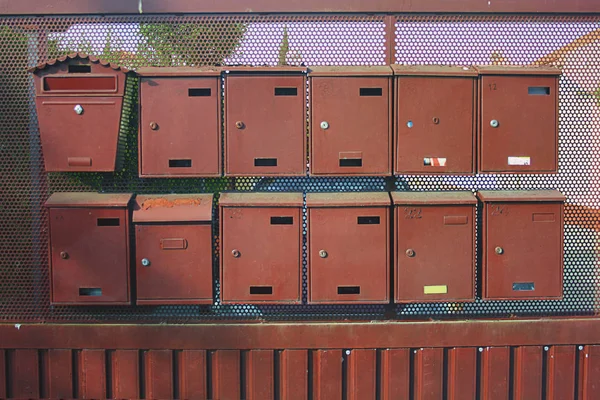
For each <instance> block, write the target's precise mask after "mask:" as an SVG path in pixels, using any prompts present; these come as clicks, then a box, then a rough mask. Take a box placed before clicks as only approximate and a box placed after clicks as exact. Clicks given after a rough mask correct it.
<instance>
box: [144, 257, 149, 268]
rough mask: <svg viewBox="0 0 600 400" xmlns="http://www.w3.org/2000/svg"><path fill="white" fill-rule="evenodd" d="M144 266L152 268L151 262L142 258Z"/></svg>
mask: <svg viewBox="0 0 600 400" xmlns="http://www.w3.org/2000/svg"><path fill="white" fill-rule="evenodd" d="M142 265H143V266H144V267H149V266H150V260H148V259H147V258H142Z"/></svg>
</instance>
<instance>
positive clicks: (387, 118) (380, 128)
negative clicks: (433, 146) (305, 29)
mask: <svg viewBox="0 0 600 400" xmlns="http://www.w3.org/2000/svg"><path fill="white" fill-rule="evenodd" d="M391 75H392V70H391V69H390V67H387V66H385V67H384V66H374V67H313V68H311V69H310V70H309V75H308V76H309V79H310V85H309V86H310V96H309V97H310V105H311V106H310V174H311V175H333V176H335V175H372V176H378V175H379V176H381V175H383V176H385V175H391V174H392V109H391V104H392V79H391Z"/></svg>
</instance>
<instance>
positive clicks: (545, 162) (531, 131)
mask: <svg viewBox="0 0 600 400" xmlns="http://www.w3.org/2000/svg"><path fill="white" fill-rule="evenodd" d="M478 70H479V73H480V74H481V78H480V81H479V92H480V96H479V97H480V101H481V103H480V110H479V113H480V118H479V120H480V124H481V127H480V130H479V135H480V137H479V141H478V143H479V145H478V147H479V151H478V153H479V156H478V165H479V168H478V169H479V172H531V173H535V172H540V173H552V172H556V171H557V170H558V78H559V75H560V70H558V69H556V68H550V67H508V66H488V67H478Z"/></svg>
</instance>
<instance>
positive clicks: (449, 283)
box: [392, 192, 477, 303]
mask: <svg viewBox="0 0 600 400" xmlns="http://www.w3.org/2000/svg"><path fill="white" fill-rule="evenodd" d="M392 200H393V202H394V220H395V226H394V232H395V252H394V253H395V260H394V271H395V272H394V279H395V282H394V287H395V301H396V302H397V303H411V302H418V303H422V302H435V301H473V300H474V298H475V293H474V287H475V216H476V212H477V198H476V197H475V196H474V195H473V194H472V193H471V192H392Z"/></svg>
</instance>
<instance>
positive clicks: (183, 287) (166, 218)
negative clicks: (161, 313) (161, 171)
mask: <svg viewBox="0 0 600 400" xmlns="http://www.w3.org/2000/svg"><path fill="white" fill-rule="evenodd" d="M212 204H213V195H212V194H172V195H153V196H138V197H137V198H136V200H135V204H134V210H133V222H134V224H135V241H136V261H135V263H136V283H137V304H212V298H213V297H212V255H213V246H212V209H213V207H212Z"/></svg>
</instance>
